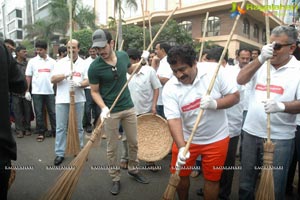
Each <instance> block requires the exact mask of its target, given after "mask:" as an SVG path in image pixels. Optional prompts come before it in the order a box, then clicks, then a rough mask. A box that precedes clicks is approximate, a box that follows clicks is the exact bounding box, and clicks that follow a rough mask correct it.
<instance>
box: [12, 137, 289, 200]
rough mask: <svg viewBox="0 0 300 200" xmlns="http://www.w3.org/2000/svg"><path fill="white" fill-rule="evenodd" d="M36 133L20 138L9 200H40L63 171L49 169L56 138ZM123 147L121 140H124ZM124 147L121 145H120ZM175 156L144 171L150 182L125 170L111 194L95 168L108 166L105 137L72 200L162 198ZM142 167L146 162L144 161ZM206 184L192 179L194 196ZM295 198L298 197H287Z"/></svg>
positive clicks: (105, 174)
mask: <svg viewBox="0 0 300 200" xmlns="http://www.w3.org/2000/svg"><path fill="white" fill-rule="evenodd" d="M35 137H36V135H31V136H25V137H24V138H21V139H19V138H16V141H17V145H18V160H17V161H16V162H13V165H15V166H16V167H18V168H19V169H18V170H17V174H16V180H15V182H14V183H13V185H12V187H11V189H10V191H9V195H8V199H9V200H19V199H22V200H23V199H26V200H35V199H40V198H41V196H42V195H43V194H45V192H46V191H47V190H48V189H49V188H50V187H51V186H53V184H55V181H56V179H57V177H58V175H59V174H60V173H61V172H62V170H53V169H49V166H50V167H51V166H53V161H54V158H55V154H54V142H55V139H54V138H46V139H45V140H44V142H36V140H35ZM120 147H121V141H120ZM119 150H121V148H119ZM72 159H73V157H66V158H65V160H64V162H63V163H62V164H61V166H67V164H68V163H69V162H70V161H71V160H72ZM170 159H171V156H170V155H167V156H166V157H165V158H164V159H163V160H161V161H159V162H157V163H156V164H157V165H158V166H160V167H161V170H160V171H158V172H156V173H153V172H151V171H149V170H143V174H144V175H145V176H146V177H148V178H149V179H150V183H149V184H141V183H138V182H136V181H135V180H133V179H132V178H131V177H129V176H128V175H127V171H126V170H122V177H121V192H120V194H119V195H117V196H113V195H111V193H110V192H109V191H110V188H111V184H112V182H111V178H110V176H109V174H108V172H107V170H105V169H101V170H99V169H97V170H95V169H93V166H103V165H104V166H105V165H107V159H106V141H105V140H102V142H101V144H100V145H99V146H98V147H94V148H92V149H91V150H90V153H89V159H88V161H87V162H86V163H85V165H84V169H83V172H82V173H81V175H80V178H79V182H78V184H77V186H76V189H75V192H74V193H73V195H72V199H75V200H94V199H101V200H106V199H109V200H110V199H112V200H114V199H116V200H117V199H120V200H136V199H139V200H140V199H142V200H154V199H157V200H158V199H161V197H162V194H163V193H164V191H165V189H166V187H167V185H168V181H169V178H170V173H169V164H170ZM140 164H141V166H144V165H145V162H143V161H141V163H140ZM201 186H203V178H202V176H198V177H197V178H191V187H190V198H189V199H191V200H194V199H202V197H200V196H198V195H197V194H196V190H197V189H199V188H200V187H201ZM231 199H232V200H235V199H238V171H236V172H235V177H234V181H233V189H232V194H231ZM287 199H294V198H287Z"/></svg>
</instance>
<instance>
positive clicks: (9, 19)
mask: <svg viewBox="0 0 300 200" xmlns="http://www.w3.org/2000/svg"><path fill="white" fill-rule="evenodd" d="M14 18H16V12H15V11H12V12H11V13H9V14H8V21H11V20H13V19H14Z"/></svg>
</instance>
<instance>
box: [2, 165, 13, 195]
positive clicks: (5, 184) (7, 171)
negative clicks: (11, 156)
mask: <svg viewBox="0 0 300 200" xmlns="http://www.w3.org/2000/svg"><path fill="white" fill-rule="evenodd" d="M10 166H11V162H10V160H9V161H0V199H1V200H7V191H8V181H9V177H10V169H6V168H7V167H10Z"/></svg>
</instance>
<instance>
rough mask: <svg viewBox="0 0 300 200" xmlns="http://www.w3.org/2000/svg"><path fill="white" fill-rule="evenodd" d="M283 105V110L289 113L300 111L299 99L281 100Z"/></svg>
mask: <svg viewBox="0 0 300 200" xmlns="http://www.w3.org/2000/svg"><path fill="white" fill-rule="evenodd" d="M282 103H283V104H284V105H285V109H284V112H285V113H290V114H299V113H300V101H299V100H295V101H290V102H282Z"/></svg>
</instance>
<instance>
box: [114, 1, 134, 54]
mask: <svg viewBox="0 0 300 200" xmlns="http://www.w3.org/2000/svg"><path fill="white" fill-rule="evenodd" d="M122 3H123V0H115V2H114V8H115V14H116V13H117V14H118V27H117V29H118V31H117V33H118V49H120V47H121V43H122V40H123V31H122V13H124V10H123V8H122ZM125 3H126V6H127V7H128V8H134V9H135V10H137V7H138V6H137V3H136V0H126V2H125ZM114 18H115V17H114Z"/></svg>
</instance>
